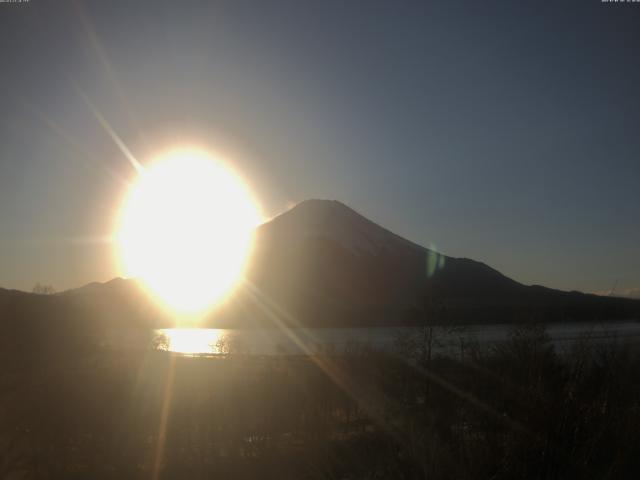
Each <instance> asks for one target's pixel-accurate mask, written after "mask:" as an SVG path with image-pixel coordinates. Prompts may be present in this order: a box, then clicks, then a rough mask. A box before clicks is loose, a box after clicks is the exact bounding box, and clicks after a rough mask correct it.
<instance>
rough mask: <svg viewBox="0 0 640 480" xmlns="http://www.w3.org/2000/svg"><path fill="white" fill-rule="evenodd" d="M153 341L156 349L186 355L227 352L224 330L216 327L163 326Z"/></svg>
mask: <svg viewBox="0 0 640 480" xmlns="http://www.w3.org/2000/svg"><path fill="white" fill-rule="evenodd" d="M154 343H155V348H156V349H158V350H166V351H169V352H175V353H184V354H187V355H195V354H214V355H215V354H224V353H227V348H226V345H225V343H226V342H225V331H224V330H220V329H216V328H165V329H162V330H158V331H157V332H156V339H155V342H154Z"/></svg>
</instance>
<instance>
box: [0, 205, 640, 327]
mask: <svg viewBox="0 0 640 480" xmlns="http://www.w3.org/2000/svg"><path fill="white" fill-rule="evenodd" d="M258 297H259V298H261V299H263V300H257V298H258ZM267 304H268V305H272V306H276V307H277V310H278V312H280V314H282V315H281V316H282V317H283V318H282V319H280V321H283V322H284V323H287V324H292V325H305V326H366V325H416V324H423V323H425V322H432V323H433V322H436V323H448V322H464V323H487V322H516V321H525V320H526V321H530V320H538V321H559V320H584V319H609V318H621V317H634V316H635V318H638V317H640V301H634V300H630V299H618V298H613V297H599V296H596V295H589V294H585V293H580V292H564V291H560V290H555V289H550V288H547V287H543V286H537V285H530V286H529V285H524V284H522V283H519V282H517V281H516V280H514V279H511V278H509V277H508V276H506V275H504V274H503V273H501V272H500V271H498V270H496V269H494V268H493V267H491V266H489V265H487V264H485V263H483V262H479V261H476V260H473V259H469V258H455V257H451V256H447V255H443V254H441V253H439V252H436V251H434V250H432V249H429V248H426V247H424V246H421V245H419V244H417V243H415V242H412V241H410V240H407V239H405V238H403V237H401V236H399V235H397V234H395V233H393V232H392V231H390V230H388V229H386V228H384V227H382V226H380V225H378V224H377V223H375V222H373V221H371V220H369V219H368V218H366V217H365V216H363V215H362V214H360V213H358V212H357V211H356V210H354V209H352V208H351V207H349V206H347V205H345V204H343V203H342V202H339V201H337V200H320V199H310V200H305V201H303V202H301V203H299V204H297V205H296V206H294V207H293V208H292V209H290V210H288V211H286V212H283V213H282V214H280V215H278V216H276V217H274V218H273V219H272V220H270V221H269V222H266V223H264V224H262V225H260V226H259V227H258V228H257V229H256V235H255V245H254V250H253V256H252V259H251V261H250V262H249V267H248V269H247V271H246V272H245V281H244V282H243V283H242V284H241V285H240V287H239V288H238V289H236V291H234V292H233V293H232V294H231V295H230V296H229V298H228V299H227V300H226V301H225V302H224V303H222V304H221V305H220V306H219V307H218V308H216V309H215V310H214V311H213V313H212V315H211V316H210V317H209V318H208V319H207V321H206V322H205V323H206V324H208V325H210V326H258V327H261V326H269V325H271V324H272V323H273V318H272V317H273V312H267V311H265V309H266V306H265V305H267ZM283 312H284V313H283ZM12 315H13V317H15V318H23V319H24V318H28V317H29V315H31V316H39V317H55V318H58V319H59V318H63V317H65V315H66V316H69V317H74V318H76V317H77V318H84V319H86V321H90V322H94V323H97V324H99V325H101V326H103V327H104V328H108V327H109V326H110V325H113V324H118V325H126V324H128V323H135V324H140V325H153V324H156V325H157V324H166V323H167V322H170V319H168V317H167V315H166V313H163V312H162V310H161V309H160V308H159V307H158V306H157V305H155V303H154V302H153V301H151V299H150V297H149V295H147V294H146V293H145V292H144V291H143V289H141V288H140V286H139V284H138V283H137V281H135V280H132V279H122V278H114V279H112V280H110V281H107V282H103V283H99V282H92V283H89V284H87V285H84V286H82V287H80V288H76V289H70V290H67V291H63V292H60V293H57V294H54V295H37V294H31V293H26V292H19V291H9V290H4V289H0V318H2V317H4V318H7V317H9V316H12Z"/></svg>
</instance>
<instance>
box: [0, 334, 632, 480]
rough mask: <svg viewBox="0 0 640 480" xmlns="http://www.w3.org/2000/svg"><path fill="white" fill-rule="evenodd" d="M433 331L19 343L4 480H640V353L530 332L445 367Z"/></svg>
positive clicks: (10, 386)
mask: <svg viewBox="0 0 640 480" xmlns="http://www.w3.org/2000/svg"><path fill="white" fill-rule="evenodd" d="M428 335H429V332H428V331H426V330H425V332H424V336H421V337H419V338H418V337H413V338H411V337H405V338H399V339H398V352H397V354H388V353H387V354H384V353H379V352H373V351H371V350H369V349H367V348H364V347H361V346H356V345H353V346H352V347H350V348H349V349H348V351H347V352H343V353H344V354H342V355H318V356H315V357H313V358H308V357H271V358H257V357H246V356H242V355H229V356H227V357H221V358H195V357H180V356H176V355H172V354H168V353H166V352H158V351H156V352H150V351H128V352H123V351H111V350H105V349H95V348H89V349H82V348H80V347H79V346H77V348H71V347H69V346H66V347H64V348H63V347H62V346H57V345H56V344H51V345H45V344H42V345H40V347H41V349H40V350H38V351H37V352H33V351H29V350H28V349H26V346H25V345H19V344H16V342H8V341H7V339H6V338H5V339H4V342H5V345H4V347H5V348H3V350H2V355H3V358H2V369H1V370H0V371H1V377H0V379H1V381H0V389H1V390H0V415H1V418H0V421H1V424H0V478H16V479H17V478H34V479H39V478H42V479H52V478H65V479H74V478H91V479H128V478H131V479H138V478H145V479H146V478H162V479H187V478H193V479H205V478H206V479H208V478H278V479H281V478H296V479H299V478H300V479H303V478H309V479H314V478H331V479H333V478H335V479H365V478H367V479H368V478H398V479H403V478H407V479H409V478H411V479H412V478H432V479H445V478H452V479H454V478H455V479H484V478H487V479H489V478H491V479H507V478H535V479H542V478H544V479H553V478H562V479H569V478H580V479H584V478H594V479H595V478H598V479H602V478H612V479H621V478H637V476H638V474H639V473H640V387H639V386H640V359H639V357H638V355H637V354H636V352H634V351H633V350H631V349H629V348H625V347H623V346H616V345H615V344H614V343H609V344H595V343H591V342H589V341H588V340H586V341H585V342H583V343H579V344H577V345H576V346H575V348H574V349H573V352H572V353H571V354H570V355H559V354H558V353H557V352H555V351H554V349H553V347H552V345H551V343H550V342H549V338H548V337H547V336H546V335H545V332H544V329H543V328H542V327H537V326H527V327H519V328H518V329H517V330H514V331H513V334H512V336H511V339H510V340H509V341H508V342H505V343H503V344H501V345H496V346H495V347H494V348H491V349H485V350H480V349H478V348H473V347H472V346H466V347H465V348H464V349H461V350H460V354H459V356H458V357H457V358H437V357H432V356H431V354H430V353H429V348H428V346H429V345H430V344H431V343H432V342H430V341H429V340H430V339H429V337H428ZM21 349H22V351H21Z"/></svg>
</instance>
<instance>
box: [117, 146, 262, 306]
mask: <svg viewBox="0 0 640 480" xmlns="http://www.w3.org/2000/svg"><path fill="white" fill-rule="evenodd" d="M259 223H260V214H259V210H258V208H257V204H256V202H255V201H254V199H253V196H252V195H251V192H250V191H249V189H248V188H247V187H246V185H245V184H244V183H243V181H242V180H241V179H240V178H239V177H238V176H237V175H236V174H235V173H234V172H233V171H232V170H230V169H229V168H228V167H227V166H226V165H225V164H224V163H223V162H221V161H220V160H219V159H217V158H215V157H214V156H212V155H209V154H208V153H206V152H202V151H195V150H182V151H173V152H171V153H169V154H167V155H164V156H161V157H159V158H157V159H156V160H155V161H153V162H152V163H151V164H150V165H148V166H146V167H145V168H144V169H143V170H142V171H141V172H140V175H139V177H138V178H137V181H136V182H135V183H134V185H133V186H132V187H131V189H130V190H129V191H128V193H127V195H126V197H125V201H124V203H123V207H122V209H121V214H120V218H119V223H118V227H117V235H116V238H117V244H118V257H119V261H120V264H121V269H122V270H123V273H124V275H125V276H128V277H135V278H138V279H140V280H142V282H143V284H144V285H145V286H146V287H147V289H148V290H149V291H150V292H151V293H152V294H153V295H154V296H155V297H156V298H158V299H159V300H161V301H162V302H163V303H164V304H165V305H166V306H168V307H170V308H171V309H172V310H174V311H176V312H179V313H183V314H198V313H202V312H203V311H206V310H207V309H209V308H210V307H212V306H213V305H215V304H216V303H217V302H219V301H220V300H221V299H222V298H223V297H224V296H225V294H227V293H228V292H229V291H230V290H231V289H232V287H233V286H234V285H235V284H236V283H237V282H238V280H239V279H240V278H241V276H242V273H243V271H244V268H245V266H246V264H247V261H248V259H249V255H250V253H251V247H252V244H253V233H254V230H255V227H256V226H257V225H258V224H259Z"/></svg>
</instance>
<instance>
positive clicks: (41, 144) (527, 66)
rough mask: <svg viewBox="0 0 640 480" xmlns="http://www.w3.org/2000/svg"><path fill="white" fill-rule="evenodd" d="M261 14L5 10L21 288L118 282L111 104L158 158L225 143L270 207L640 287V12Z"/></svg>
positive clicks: (500, 262)
mask: <svg viewBox="0 0 640 480" xmlns="http://www.w3.org/2000/svg"><path fill="white" fill-rule="evenodd" d="M259 4H260V2H237V1H236V2H217V3H215V4H211V5H203V4H201V3H199V2H184V3H182V2H180V3H178V2H157V1H155V2H147V1H141V2H136V3H135V4H132V3H131V2H108V5H107V3H101V2H85V3H75V2H56V3H55V4H54V3H53V2H51V3H48V2H39V1H31V2H28V3H25V4H15V5H12V4H3V5H0V35H1V38H2V40H3V44H4V45H6V46H7V48H6V53H5V57H4V58H3V61H2V66H3V67H2V69H3V76H2V78H1V79H0V85H2V91H1V92H0V99H1V100H0V101H2V105H3V108H2V111H1V113H0V149H1V150H0V152H1V153H0V220H1V222H2V234H0V248H1V252H2V253H1V254H0V287H6V288H17V289H22V290H30V289H31V287H32V286H33V285H34V284H35V283H36V282H43V283H47V284H52V285H53V286H54V287H56V288H57V289H58V290H64V289H67V288H73V287H79V286H81V285H83V284H86V283H89V282H92V281H105V280H108V279H110V278H113V277H115V276H117V275H118V272H117V271H116V268H115V264H114V261H113V253H112V245H111V244H110V243H108V242H107V241H106V238H107V237H108V236H109V235H110V233H111V231H112V226H113V219H114V216H115V215H116V213H117V211H118V208H119V206H120V204H121V201H122V197H123V195H124V191H125V186H126V183H127V182H129V181H131V179H132V178H133V177H134V175H135V171H134V170H133V169H132V168H131V165H130V164H129V162H128V161H127V159H126V158H125V157H124V156H123V154H122V152H121V151H120V150H119V149H118V148H117V146H116V145H115V144H114V142H113V139H112V138H111V137H110V136H109V135H108V133H107V132H106V131H105V129H104V126H103V125H101V124H100V121H99V120H98V118H97V117H96V115H95V114H94V113H92V108H94V109H95V110H96V111H97V112H99V115H100V116H101V117H102V118H104V119H105V120H106V121H107V122H108V123H109V125H111V126H112V127H113V128H114V130H115V131H116V133H117V134H118V135H119V136H120V138H122V140H123V142H124V143H125V144H126V145H127V147H128V148H129V150H130V151H131V152H133V154H134V155H135V157H136V158H137V159H138V160H139V161H140V162H142V163H146V162H147V161H149V160H150V159H152V158H153V156H154V155H156V154H158V153H161V152H163V151H165V150H166V149H169V148H173V147H175V146H176V145H177V146H179V145H183V144H195V145H200V146H203V147H205V148H211V149H212V150H214V151H218V152H220V153H221V154H222V155H223V156H224V157H225V158H226V159H227V160H229V161H230V162H231V164H232V167H233V168H234V169H235V170H236V171H237V172H238V173H240V174H241V175H242V176H243V177H244V178H245V180H246V181H247V183H248V184H249V186H250V187H251V188H252V190H253V191H254V193H255V195H256V197H257V198H258V199H259V201H260V202H261V204H262V210H263V214H264V216H265V217H272V216H273V215H275V214H277V213H279V212H282V211H284V210H286V209H287V208H288V207H289V206H291V205H293V204H295V203H297V202H300V201H302V200H305V199H307V198H329V199H336V200H339V201H341V202H343V203H345V204H347V205H349V206H350V207H351V208H353V209H355V210H356V211H358V212H359V213H361V214H363V215H364V216H366V217H367V218H369V219H371V220H372V221H374V222H376V223H378V224H379V225H381V226H383V227H385V228H387V229H389V230H391V231H393V232H394V233H397V234H398V235H401V236H403V237H405V238H407V239H408V240H411V241H413V242H416V243H418V244H421V245H423V246H426V247H429V246H432V245H433V246H436V247H437V249H438V250H440V251H441V252H443V253H445V254H447V255H451V256H455V257H468V258H473V259H475V260H478V261H482V262H484V263H486V264H488V265H490V266H492V267H494V268H496V269H497V270H499V271H500V272H502V273H504V274H505V275H507V276H509V277H510V278H513V279H515V280H517V281H519V282H522V283H525V284H541V285H545V286H548V287H552V288H559V289H564V290H582V291H588V292H593V291H599V292H606V291H609V290H610V289H611V288H612V287H613V285H614V284H616V283H617V286H616V291H619V292H624V291H630V290H632V289H634V288H635V289H638V288H640V253H639V252H638V245H640V227H639V224H638V220H637V218H638V217H639V216H640V215H639V214H640V212H638V209H639V208H638V207H639V206H640V188H639V185H640V182H639V180H640V139H639V138H640V137H639V136H638V135H637V125H638V124H640V96H639V95H638V93H637V86H638V85H639V84H640V64H638V62H637V59H636V56H637V52H636V49H635V46H636V45H637V41H638V39H639V37H640V30H639V29H638V28H637V25H638V21H639V20H640V8H637V5H611V4H602V3H600V2H592V3H584V2H563V3H562V4H548V3H544V4H543V3H537V4H534V3H533V2H532V3H528V4H526V5H523V4H520V3H519V2H506V1H486V2H481V3H478V2H453V3H451V2H434V3H419V2H415V3H412V2H408V3H406V4H403V5H398V4H397V3H396V2H375V4H373V3H371V2H349V4H348V5H347V4H345V3H343V2H322V3H316V4H315V6H314V7H313V8H308V5H307V8H301V7H299V6H298V2H293V1H291V2H274V3H273V4H272V6H271V8H269V9H268V10H266V9H261V10H260V11H258V5H259ZM212 19H213V20H212ZM469 19H473V22H470V21H469ZM541 32H544V34H543V33H541Z"/></svg>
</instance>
